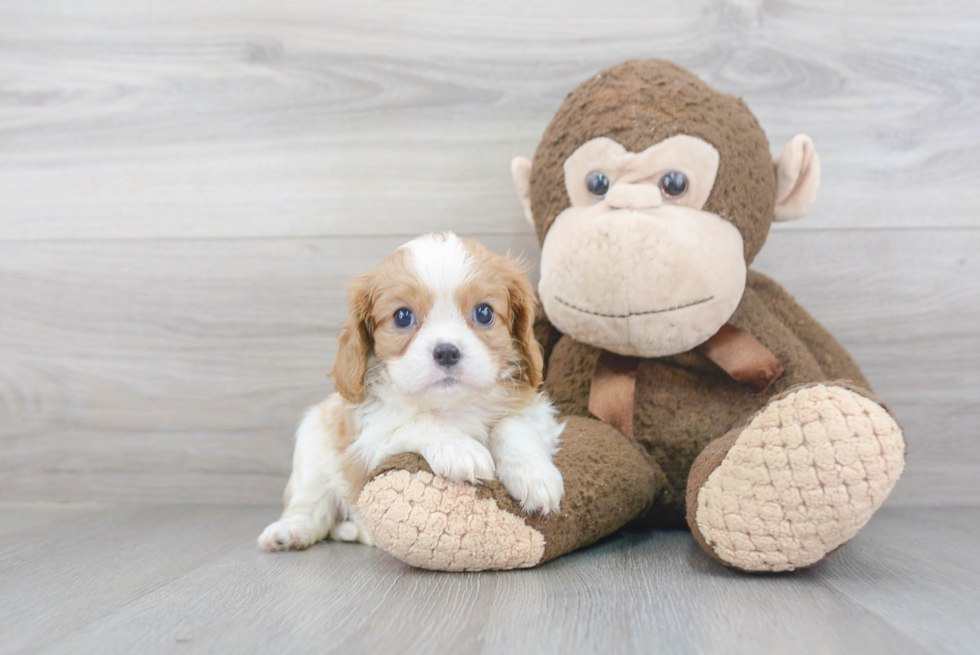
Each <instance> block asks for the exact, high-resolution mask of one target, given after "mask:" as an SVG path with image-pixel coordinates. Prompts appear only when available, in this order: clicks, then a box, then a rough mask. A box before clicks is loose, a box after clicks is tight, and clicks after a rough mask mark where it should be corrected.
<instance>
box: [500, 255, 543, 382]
mask: <svg viewBox="0 0 980 655" xmlns="http://www.w3.org/2000/svg"><path fill="white" fill-rule="evenodd" d="M509 263H510V268H511V269H512V270H511V271H510V272H509V277H510V281H509V283H508V292H509V294H510V310H511V315H512V316H513V319H512V321H511V334H512V335H513V337H514V341H515V343H516V344H517V347H518V349H519V350H520V352H521V358H522V359H523V360H524V362H523V366H522V367H521V378H522V379H523V380H524V382H525V383H527V384H528V385H529V386H531V387H532V388H534V389H537V388H538V387H540V386H541V382H542V380H543V377H544V357H543V356H542V354H541V346H540V345H539V344H538V340H537V339H535V338H534V308H535V304H536V303H537V296H536V295H535V293H534V287H532V286H531V283H530V282H529V281H528V279H527V276H526V275H525V274H524V270H523V267H522V266H521V265H520V264H519V263H517V262H515V261H513V260H510V261H509Z"/></svg>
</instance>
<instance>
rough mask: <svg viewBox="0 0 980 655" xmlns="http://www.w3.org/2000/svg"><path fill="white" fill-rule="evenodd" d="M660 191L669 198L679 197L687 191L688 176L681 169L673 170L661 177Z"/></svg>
mask: <svg viewBox="0 0 980 655" xmlns="http://www.w3.org/2000/svg"><path fill="white" fill-rule="evenodd" d="M660 191H661V192H663V194H664V195H665V196H667V197H668V198H679V197H681V196H683V195H684V192H685V191H687V176H686V175H684V174H683V173H681V172H680V171H671V172H669V173H667V174H666V175H664V176H663V177H662V178H660Z"/></svg>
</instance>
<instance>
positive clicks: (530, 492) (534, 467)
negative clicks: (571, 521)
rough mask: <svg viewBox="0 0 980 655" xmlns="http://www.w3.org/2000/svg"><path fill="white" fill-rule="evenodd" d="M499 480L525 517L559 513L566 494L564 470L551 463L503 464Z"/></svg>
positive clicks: (498, 468) (499, 466)
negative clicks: (518, 504) (519, 505)
mask: <svg viewBox="0 0 980 655" xmlns="http://www.w3.org/2000/svg"><path fill="white" fill-rule="evenodd" d="M497 479H499V480H500V481H501V482H502V483H503V485H504V487H506V488H507V492H508V493H509V494H510V495H511V496H513V497H514V500H516V501H517V502H519V503H520V504H521V509H522V510H524V512H525V513H526V514H535V513H538V512H540V513H541V514H542V515H545V514H550V513H551V512H557V511H558V506H559V505H560V504H561V499H562V497H563V496H564V495H565V481H564V480H563V479H562V477H561V471H559V470H558V468H557V467H556V466H555V465H554V464H553V463H551V462H550V461H544V462H537V463H530V464H529V463H525V462H502V463H500V464H499V465H498V467H497Z"/></svg>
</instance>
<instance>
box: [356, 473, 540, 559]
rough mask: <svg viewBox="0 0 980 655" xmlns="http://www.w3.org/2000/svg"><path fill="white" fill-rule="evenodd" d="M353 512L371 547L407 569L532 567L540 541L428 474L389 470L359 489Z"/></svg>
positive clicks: (470, 489)
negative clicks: (358, 514)
mask: <svg viewBox="0 0 980 655" xmlns="http://www.w3.org/2000/svg"><path fill="white" fill-rule="evenodd" d="M357 505H358V508H359V509H360V511H361V515H362V517H363V519H364V523H365V524H366V525H367V528H368V530H369V531H370V532H371V535H372V536H373V537H374V540H375V543H376V544H377V545H378V546H380V547H381V548H382V549H384V550H385V551H387V552H388V553H390V554H392V555H394V556H395V557H397V558H398V559H400V560H402V561H403V562H405V563H407V564H411V565H412V566H417V567H419V568H423V569H433V570H438V571H485V570H493V569H517V568H526V567H529V566H534V565H536V564H538V563H539V562H540V561H541V558H542V557H543V555H544V537H543V536H542V535H541V533H540V532H538V531H537V530H535V529H534V528H532V527H530V526H528V525H526V524H525V523H524V520H523V519H522V518H520V517H519V516H516V515H514V514H511V513H510V512H507V511H504V510H502V509H500V508H499V507H498V506H497V503H496V501H494V500H493V499H492V498H481V497H480V496H479V493H478V490H477V488H476V487H474V486H472V485H467V484H455V483H452V482H449V481H447V480H446V479H445V478H441V477H439V476H436V475H433V474H432V473H429V472H428V471H418V472H416V473H410V472H409V471H405V470H392V471H389V472H387V473H384V474H382V475H379V476H378V477H376V478H374V479H373V480H371V481H370V482H369V483H368V484H367V485H365V487H364V490H363V491H362V492H361V495H360V498H359V499H358V501H357Z"/></svg>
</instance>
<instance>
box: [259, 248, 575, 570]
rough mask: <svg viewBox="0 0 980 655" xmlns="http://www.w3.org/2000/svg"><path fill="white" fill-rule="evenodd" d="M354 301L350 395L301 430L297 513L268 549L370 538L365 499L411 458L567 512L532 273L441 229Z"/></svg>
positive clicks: (344, 358) (377, 275) (266, 535)
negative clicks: (360, 505)
mask: <svg viewBox="0 0 980 655" xmlns="http://www.w3.org/2000/svg"><path fill="white" fill-rule="evenodd" d="M349 295H350V321H349V322H348V323H347V324H346V325H345V326H344V328H343V330H342V331H341V333H340V338H339V352H338V354H337V360H336V363H335V364H334V368H333V371H332V372H331V374H330V375H331V377H332V378H333V380H334V386H335V387H336V389H337V392H338V393H335V394H334V395H332V396H330V397H329V398H327V399H326V400H325V401H324V402H323V403H321V404H320V405H317V406H316V407H313V408H312V409H311V410H310V411H309V412H308V413H307V414H306V417H305V418H304V419H303V421H302V422H301V423H300V426H299V429H298V430H297V432H296V448H295V451H294V454H293V472H292V475H291V476H290V477H289V483H288V484H287V485H286V491H285V494H284V505H285V511H284V512H283V514H282V518H280V519H279V520H278V521H276V522H275V523H273V524H272V525H270V526H269V527H268V528H266V529H265V531H264V532H263V533H262V535H261V536H260V537H259V545H260V546H261V547H262V548H265V549H266V550H270V551H274V550H287V549H290V548H306V547H307V546H310V545H312V544H314V543H316V542H317V541H320V540H321V539H325V538H327V537H328V536H329V537H330V538H332V539H335V540H339V541H360V542H363V543H366V544H370V543H372V540H371V536H370V535H369V534H368V532H367V530H366V529H365V528H364V525H363V523H362V521H361V520H360V515H359V513H358V511H357V505H356V501H357V498H356V494H357V493H358V492H359V491H360V489H361V488H362V487H363V486H364V484H366V483H367V481H368V479H367V477H368V474H369V473H370V472H371V471H372V470H373V469H374V468H375V467H376V466H378V465H379V464H381V463H383V462H384V461H385V460H386V459H388V458H389V457H391V456H392V455H397V454H398V453H403V452H412V453H418V454H419V455H421V456H422V457H424V458H425V460H426V461H427V462H428V464H429V466H430V467H431V468H432V471H433V473H435V474H436V475H440V476H442V477H444V478H446V479H447V480H450V481H453V482H470V483H478V482H479V481H480V480H490V479H492V478H493V477H494V475H496V477H497V479H499V480H500V481H501V482H502V483H503V485H504V486H505V487H506V488H507V491H508V492H509V493H510V494H511V495H512V496H513V497H514V498H515V499H516V500H518V501H519V502H520V504H521V507H522V508H523V510H524V511H525V512H527V513H536V512H540V513H541V514H548V513H550V512H555V511H557V510H558V506H559V503H560V501H561V498H562V496H563V495H564V483H563V481H562V477H561V473H560V472H559V471H558V469H557V468H556V467H555V465H554V463H553V462H552V456H553V455H554V453H555V451H556V450H557V449H558V440H559V437H560V435H561V432H562V428H563V427H564V426H563V425H562V424H559V423H558V421H557V420H556V415H557V412H556V410H555V409H554V408H553V407H552V405H551V403H550V402H549V401H548V400H547V399H546V398H545V397H544V396H543V395H542V394H541V393H539V392H538V387H539V386H540V384H541V377H542V366H543V362H542V356H541V349H540V347H539V346H538V343H537V342H536V341H535V339H534V331H533V327H534V304H535V296H534V288H533V287H532V286H531V284H530V282H528V280H527V278H526V277H525V276H524V271H523V270H522V268H521V266H520V265H519V264H517V263H516V262H514V261H513V260H511V259H508V258H506V257H501V256H500V255H497V254H494V253H492V252H490V251H489V250H487V249H486V248H485V247H484V246H482V245H481V244H479V243H478V242H476V241H472V240H470V239H461V238H459V237H457V236H456V235H455V234H452V233H445V234H430V235H427V236H423V237H420V238H418V239H415V240H413V241H409V242H408V243H406V244H405V245H403V246H401V247H400V248H398V249H397V250H396V251H395V252H394V253H393V254H392V255H391V256H390V257H388V259H386V260H385V261H384V262H382V264H381V265H380V266H379V267H378V268H376V269H375V270H373V271H371V272H370V273H368V274H366V275H363V276H361V277H359V278H357V279H355V280H354V282H353V284H352V285H351V289H350V294H349Z"/></svg>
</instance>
